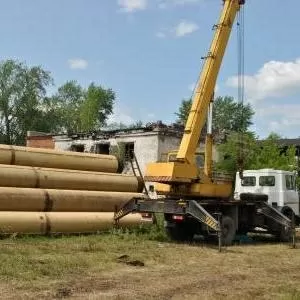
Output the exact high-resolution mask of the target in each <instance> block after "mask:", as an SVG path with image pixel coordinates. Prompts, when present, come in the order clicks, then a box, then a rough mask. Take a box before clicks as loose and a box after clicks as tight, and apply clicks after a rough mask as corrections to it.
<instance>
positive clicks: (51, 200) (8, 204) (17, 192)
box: [0, 187, 143, 212]
mask: <svg viewBox="0 0 300 300" xmlns="http://www.w3.org/2000/svg"><path fill="white" fill-rule="evenodd" d="M134 197H143V194H138V193H120V192H99V191H79V190H54V189H31V188H13V187H0V211H31V212H33V211H35V212H46V211H53V212H113V211H115V210H116V209H117V208H119V207H120V206H121V205H122V204H125V203H126V202H128V201H129V200H130V199H132V198H134Z"/></svg>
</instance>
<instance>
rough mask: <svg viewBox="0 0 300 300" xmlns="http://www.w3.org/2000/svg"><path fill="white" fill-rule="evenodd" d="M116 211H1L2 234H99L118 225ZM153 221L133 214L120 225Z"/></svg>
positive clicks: (127, 225) (133, 224)
mask: <svg viewBox="0 0 300 300" xmlns="http://www.w3.org/2000/svg"><path fill="white" fill-rule="evenodd" d="M113 217H114V213H92V212H48V213H38V212H11V211H3V212H0V233H1V234H12V233H20V234H43V235H44V234H51V233H96V232H100V231H107V230H109V229H111V228H113V227H114V226H115V223H114V218H113ZM149 223H150V224H152V220H151V219H143V218H142V216H141V215H140V214H130V215H127V216H126V217H124V218H122V219H121V220H120V221H119V224H118V226H120V227H125V228H127V227H132V226H137V225H141V224H149Z"/></svg>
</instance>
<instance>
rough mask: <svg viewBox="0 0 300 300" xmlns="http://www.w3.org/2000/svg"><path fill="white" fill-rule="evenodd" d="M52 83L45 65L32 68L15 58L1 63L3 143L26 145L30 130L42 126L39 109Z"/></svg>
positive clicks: (0, 93) (0, 89) (0, 109)
mask: <svg viewBox="0 0 300 300" xmlns="http://www.w3.org/2000/svg"><path fill="white" fill-rule="evenodd" d="M51 83H52V78H51V76H50V74H49V72H47V71H45V70H43V69H42V68H41V67H36V66H35V67H31V68H29V67H27V66H26V65H25V64H23V63H20V62H18V61H15V60H6V61H2V62H0V113H1V115H0V122H1V130H2V132H1V136H2V138H1V142H4V143H7V144H24V142H25V136H26V131H28V130H35V128H36V127H37V125H38V115H39V113H38V111H39V109H40V106H41V105H42V101H43V97H44V96H45V94H46V87H47V86H49V85H50V84H51ZM40 121H41V120H40Z"/></svg>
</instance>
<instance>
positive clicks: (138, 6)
mask: <svg viewBox="0 0 300 300" xmlns="http://www.w3.org/2000/svg"><path fill="white" fill-rule="evenodd" d="M118 4H119V6H120V7H121V10H122V11H124V12H128V13H131V12H134V11H137V10H144V9H146V8H147V5H148V0H118Z"/></svg>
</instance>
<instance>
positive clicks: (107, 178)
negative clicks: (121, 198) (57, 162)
mask: <svg viewBox="0 0 300 300" xmlns="http://www.w3.org/2000/svg"><path fill="white" fill-rule="evenodd" d="M0 186H3V187H24V188H44V189H66V190H89V191H116V192H129V193H130V192H133V193H136V192H142V190H143V182H142V179H141V178H139V177H135V176H132V175H124V174H114V173H100V172H87V171H75V170H62V169H50V168H36V167H24V166H11V165H1V166H0Z"/></svg>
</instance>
